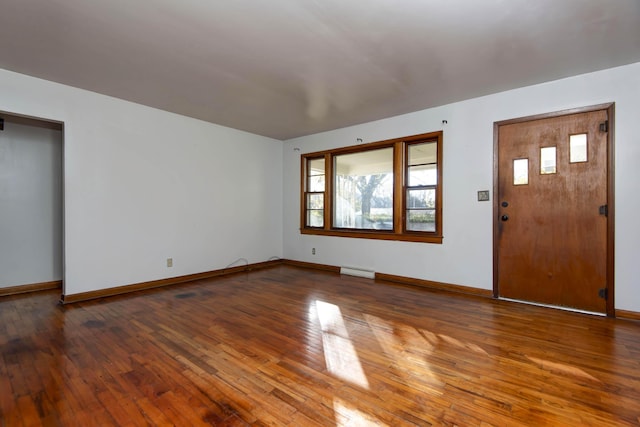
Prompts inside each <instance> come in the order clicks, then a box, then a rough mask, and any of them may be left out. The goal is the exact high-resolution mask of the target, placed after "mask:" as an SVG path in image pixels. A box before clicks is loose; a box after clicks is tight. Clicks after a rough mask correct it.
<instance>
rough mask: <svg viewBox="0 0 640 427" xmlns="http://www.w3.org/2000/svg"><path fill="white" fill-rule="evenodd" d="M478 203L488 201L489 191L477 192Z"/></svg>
mask: <svg viewBox="0 0 640 427" xmlns="http://www.w3.org/2000/svg"><path fill="white" fill-rule="evenodd" d="M478 201H479V202H488V201H489V190H480V191H478Z"/></svg>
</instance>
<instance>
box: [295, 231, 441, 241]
mask: <svg viewBox="0 0 640 427" xmlns="http://www.w3.org/2000/svg"><path fill="white" fill-rule="evenodd" d="M300 233H301V234H312V235H317V236H334V237H351V238H353V239H374V240H396V241H403V242H422V243H435V244H442V239H443V237H442V236H438V235H434V234H428V235H424V234H420V233H403V234H398V233H393V232H385V231H365V230H362V231H352V230H324V229H319V228H302V229H300Z"/></svg>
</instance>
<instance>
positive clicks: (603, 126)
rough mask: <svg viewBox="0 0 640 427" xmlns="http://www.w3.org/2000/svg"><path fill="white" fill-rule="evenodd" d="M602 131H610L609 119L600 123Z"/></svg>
mask: <svg viewBox="0 0 640 427" xmlns="http://www.w3.org/2000/svg"><path fill="white" fill-rule="evenodd" d="M600 132H609V120H605V121H604V122H602V123H600Z"/></svg>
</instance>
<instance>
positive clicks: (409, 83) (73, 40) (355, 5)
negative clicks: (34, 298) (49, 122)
mask: <svg viewBox="0 0 640 427" xmlns="http://www.w3.org/2000/svg"><path fill="white" fill-rule="evenodd" d="M639 61H640V0H608V1H607V0H1V1H0V68H5V69H8V70H12V71H17V72H20V73H24V74H28V75H32V76H36V77H41V78H44V79H47V80H52V81H55V82H60V83H64V84H67V85H71V86H75V87H79V88H84V89H88V90H92V91H95V92H99V93H103V94H107V95H111V96H115V97H118V98H122V99H127V100H130V101H134V102H138V103H141V104H146V105H149V106H153V107H156V108H160V109H163V110H168V111H173V112H176V113H179V114H183V115H186V116H191V117H195V118H199V119H202V120H206V121H210V122H213V123H217V124H221V125H225V126H230V127H233V128H237V129H242V130H246V131H249V132H253V133H256V134H260V135H266V136H270V137H273V138H277V139H288V138H292V137H296V136H302V135H307V134H312V133H316V132H320V131H324V130H330V129H335V128H339V127H343V126H348V125H353V124H357V123H363V122H367V121H371V120H375V119H380V118H384V117H390V116H394V115H398V114H404V113H408V112H412V111H417V110H421V109H424V108H429V107H433V106H437V105H443V104H446V103H449V102H453V101H459V100H463V99H468V98H472V97H476V96H481V95H486V94H489V93H494V92H498V91H503V90H508V89H512V88H516V87H521V86H526V85H531V84H535V83H540V82H544V81H549V80H554V79H558V78H562V77H566V76H571V75H576V74H581V73H585V72H590V71H595V70H599V69H604V68H609V67H613V66H617V65H623V64H629V63H633V62H639ZM0 96H1V94H0Z"/></svg>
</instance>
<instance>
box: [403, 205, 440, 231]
mask: <svg viewBox="0 0 640 427" xmlns="http://www.w3.org/2000/svg"><path fill="white" fill-rule="evenodd" d="M406 226H407V230H409V231H436V212H435V210H434V209H416V210H410V211H407V225H406Z"/></svg>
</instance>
